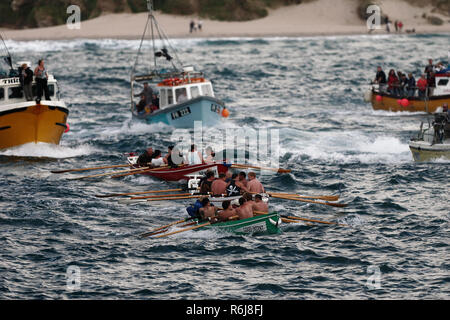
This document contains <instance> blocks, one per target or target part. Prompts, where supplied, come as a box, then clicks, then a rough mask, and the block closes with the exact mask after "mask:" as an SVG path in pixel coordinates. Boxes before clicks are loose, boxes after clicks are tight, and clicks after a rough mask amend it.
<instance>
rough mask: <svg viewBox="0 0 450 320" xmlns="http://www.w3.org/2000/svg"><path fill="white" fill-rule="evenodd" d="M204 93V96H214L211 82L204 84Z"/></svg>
mask: <svg viewBox="0 0 450 320" xmlns="http://www.w3.org/2000/svg"><path fill="white" fill-rule="evenodd" d="M202 94H203V95H204V96H210V97H212V96H213V94H212V89H211V85H210V84H203V85H202Z"/></svg>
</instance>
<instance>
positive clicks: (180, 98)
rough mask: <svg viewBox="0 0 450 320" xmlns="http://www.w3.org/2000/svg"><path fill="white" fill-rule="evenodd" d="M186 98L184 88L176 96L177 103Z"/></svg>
mask: <svg viewBox="0 0 450 320" xmlns="http://www.w3.org/2000/svg"><path fill="white" fill-rule="evenodd" d="M186 100H187V96H186V90H182V91H181V93H180V94H179V95H178V97H177V103H181V102H184V101H186Z"/></svg>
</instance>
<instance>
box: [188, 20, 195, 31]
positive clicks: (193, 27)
mask: <svg viewBox="0 0 450 320" xmlns="http://www.w3.org/2000/svg"><path fill="white" fill-rule="evenodd" d="M195 30H196V29H195V22H194V20H191V23H189V33H192V32H193V31H195Z"/></svg>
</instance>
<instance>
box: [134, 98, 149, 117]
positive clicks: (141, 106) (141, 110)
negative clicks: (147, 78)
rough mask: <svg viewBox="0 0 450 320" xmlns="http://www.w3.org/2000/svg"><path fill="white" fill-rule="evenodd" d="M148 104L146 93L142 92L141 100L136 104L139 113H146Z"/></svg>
mask: <svg viewBox="0 0 450 320" xmlns="http://www.w3.org/2000/svg"><path fill="white" fill-rule="evenodd" d="M146 106H147V100H146V99H145V95H144V94H141V100H139V103H138V104H137V105H136V111H137V113H138V114H140V115H142V114H145V113H146V111H145V107H146Z"/></svg>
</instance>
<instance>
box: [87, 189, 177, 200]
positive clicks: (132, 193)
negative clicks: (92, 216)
mask: <svg viewBox="0 0 450 320" xmlns="http://www.w3.org/2000/svg"><path fill="white" fill-rule="evenodd" d="M177 191H184V190H183V189H167V190H152V191H141V192H128V193H111V194H96V195H95V196H96V197H97V198H112V197H121V196H132V195H136V194H148V193H163V192H177Z"/></svg>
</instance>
